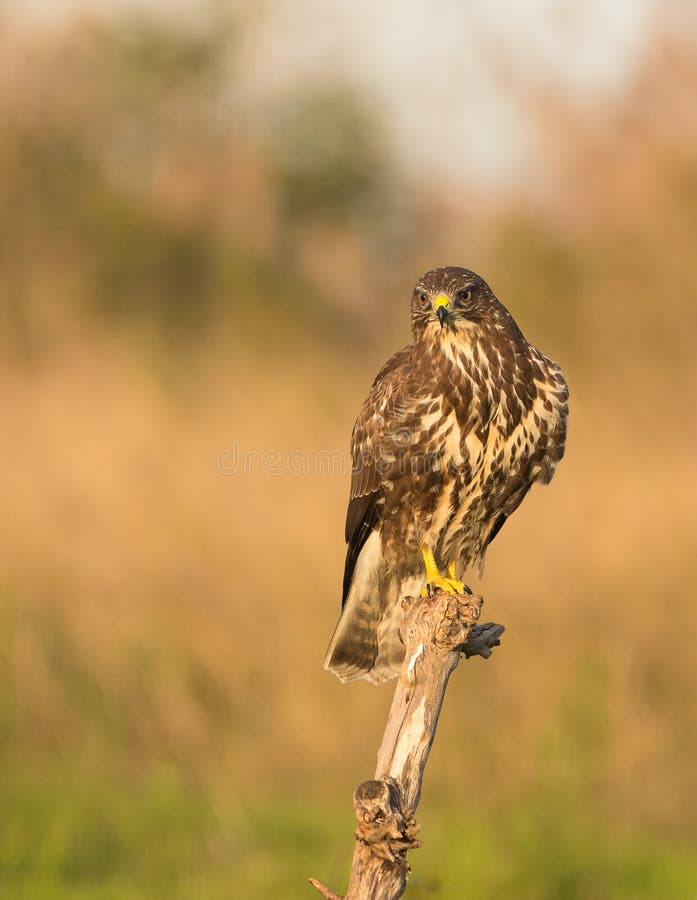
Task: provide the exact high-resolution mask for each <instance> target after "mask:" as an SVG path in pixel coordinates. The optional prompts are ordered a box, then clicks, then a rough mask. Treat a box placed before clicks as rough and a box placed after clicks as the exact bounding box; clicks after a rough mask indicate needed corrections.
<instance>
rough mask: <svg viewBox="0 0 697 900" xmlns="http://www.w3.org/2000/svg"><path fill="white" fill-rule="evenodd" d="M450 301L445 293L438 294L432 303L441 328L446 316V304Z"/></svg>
mask: <svg viewBox="0 0 697 900" xmlns="http://www.w3.org/2000/svg"><path fill="white" fill-rule="evenodd" d="M449 303H450V298H449V297H448V295H447V294H438V296H437V297H436V299H435V302H434V304H433V307H434V309H435V311H436V315H437V316H438V321H439V322H440V327H441V328H442V327H443V325H445V320H446V319H447V317H448V304H449Z"/></svg>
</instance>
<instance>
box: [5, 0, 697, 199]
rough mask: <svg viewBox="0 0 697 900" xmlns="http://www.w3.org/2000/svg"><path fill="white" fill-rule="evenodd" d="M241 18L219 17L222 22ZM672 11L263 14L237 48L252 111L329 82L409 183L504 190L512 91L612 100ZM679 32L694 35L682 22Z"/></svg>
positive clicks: (438, 6) (494, 6)
mask: <svg viewBox="0 0 697 900" xmlns="http://www.w3.org/2000/svg"><path fill="white" fill-rule="evenodd" d="M239 6H240V4H231V7H230V8H232V9H235V8H238V7H239ZM694 6H695V4H691V3H687V2H686V3H683V4H681V3H680V2H679V0H674V2H673V3H670V2H668V3H663V4H659V3H658V2H657V0H561V2H560V0H557V2H552V0H520V2H516V0H498V2H492V0H468V2H457V0H431V2H427V0H402V2H398V0H383V2H380V0H352V2H348V0H276V2H273V0H265V2H261V3H257V4H249V3H247V4H244V6H243V8H245V9H247V10H249V9H251V10H253V13H252V15H251V17H250V19H251V25H250V26H249V27H248V30H247V32H246V38H245V41H244V43H243V54H244V58H243V59H244V65H243V67H242V68H243V70H244V71H245V72H246V76H245V78H246V82H245V83H244V84H243V86H242V89H243V90H245V91H247V92H248V93H249V95H250V96H251V97H257V96H258V97H262V98H264V97H271V96H273V95H274V94H278V92H279V90H280V91H282V90H285V89H287V88H288V87H289V86H292V85H294V84H297V83H298V82H302V81H305V80H312V81H315V82H316V81H318V80H320V81H321V80H322V79H328V78H330V77H331V76H332V75H334V74H339V75H340V76H341V77H342V78H344V79H346V80H348V81H352V82H354V83H356V84H358V85H359V86H360V87H361V89H362V90H363V91H364V92H365V93H366V94H367V95H368V96H369V97H371V98H372V99H373V100H374V102H375V103H376V104H377V105H378V107H379V108H380V109H382V110H387V111H389V114H390V119H391V125H390V129H389V132H390V136H391V137H392V139H393V140H394V143H395V147H396V149H397V153H398V157H399V158H400V159H401V160H402V162H403V164H404V166H405V168H406V169H407V171H408V170H409V169H412V170H413V171H415V172H419V173H421V174H423V171H424V169H429V168H433V167H437V169H438V172H439V175H440V177H441V178H446V179H447V178H450V177H452V178H453V179H455V180H457V179H458V178H460V177H462V176H463V175H464V176H466V177H468V178H471V177H475V178H479V179H482V180H484V181H499V182H500V181H501V180H502V179H507V178H515V177H517V175H519V174H520V173H521V171H524V170H525V168H526V167H527V166H528V165H529V164H530V163H531V158H532V157H533V156H534V153H535V145H534V141H535V140H536V139H537V140H539V135H537V136H534V135H533V129H531V128H530V127H529V123H528V122H526V115H527V110H525V109H524V108H520V104H519V103H517V101H516V96H515V88H514V87H513V88H512V86H515V85H517V84H519V83H522V84H526V83H530V82H532V83H533V84H535V83H537V84H540V85H542V86H552V87H555V88H559V89H562V90H564V91H567V92H568V93H569V94H570V96H573V97H575V98H576V99H580V100H584V99H585V100H588V101H593V102H597V101H598V100H603V99H611V97H612V95H613V93H615V92H617V91H618V90H620V89H621V88H622V86H623V84H624V83H625V81H626V80H627V79H629V78H630V77H631V74H632V72H633V70H634V67H635V64H636V62H637V61H638V60H639V59H640V58H641V55H642V53H643V52H644V51H645V49H646V47H647V46H648V45H649V44H650V41H651V39H652V30H653V26H654V24H655V16H656V11H657V9H658V8H659V7H660V9H661V10H662V11H663V12H664V13H665V11H666V9H668V10H670V12H671V14H673V15H678V14H679V12H680V9H681V7H682V9H683V12H684V14H685V15H687V16H689V15H690V8H692V10H694ZM221 7H224V4H223V3H222V2H220V3H213V4H211V5H210V6H209V5H207V4H202V3H200V2H199V3H196V2H193V0H191V2H187V0H179V2H168V3H165V2H163V0H90V2H89V3H86V2H78V0H23V3H22V4H21V12H20V11H19V9H20V4H15V3H13V4H11V5H8V4H4V5H3V7H2V8H3V9H4V11H5V15H8V14H9V15H11V16H19V17H20V18H22V19H24V20H25V21H26V20H30V19H39V20H44V21H46V20H51V19H55V18H63V17H65V16H67V15H69V14H70V13H73V12H75V11H82V12H83V13H84V12H88V13H89V14H92V15H93V14H95V13H96V12H105V13H109V14H113V13H118V12H123V11H125V10H127V9H133V8H140V9H143V8H144V9H147V10H149V11H152V12H154V13H156V14H157V15H162V16H163V17H165V18H167V19H172V18H176V17H180V16H185V17H187V18H188V17H194V18H196V17H201V16H204V15H206V14H207V13H206V10H210V9H211V8H221ZM690 24H691V25H694V24H695V20H694V18H692V19H691V22H690Z"/></svg>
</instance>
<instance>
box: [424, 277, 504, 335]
mask: <svg viewBox="0 0 697 900" xmlns="http://www.w3.org/2000/svg"><path fill="white" fill-rule="evenodd" d="M497 323H501V324H505V325H510V324H511V323H512V324H513V326H514V327H515V323H513V320H512V319H511V317H510V315H509V313H508V312H507V310H506V309H505V307H504V306H503V305H502V304H501V303H499V301H498V300H497V299H496V297H495V295H494V293H493V291H492V290H491V288H490V287H489V285H488V284H487V283H486V281H484V279H483V278H481V277H480V276H479V275H477V274H476V273H475V272H471V271H470V270H469V269H461V268H458V267H457V266H446V267H445V268H443V269H432V270H431V271H430V272H426V274H425V275H422V276H421V278H419V280H418V281H417V283H416V287H415V288H414V293H413V295H412V298H411V327H412V332H413V334H414V337H415V338H417V339H419V338H425V339H426V340H429V341H441V340H443V339H447V338H458V337H460V338H465V337H467V335H468V333H470V332H473V331H474V332H482V331H488V330H489V329H490V328H491V327H492V326H495V325H496V324H497ZM516 330H517V329H516Z"/></svg>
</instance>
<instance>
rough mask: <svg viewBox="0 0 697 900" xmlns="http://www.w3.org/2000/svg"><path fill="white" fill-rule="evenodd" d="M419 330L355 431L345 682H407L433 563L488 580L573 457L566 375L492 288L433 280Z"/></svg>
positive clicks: (332, 652)
mask: <svg viewBox="0 0 697 900" xmlns="http://www.w3.org/2000/svg"><path fill="white" fill-rule="evenodd" d="M411 325H412V342H411V343H410V344H409V345H408V346H407V347H405V348H404V349H402V350H400V351H399V352H397V353H395V355H394V356H393V357H392V358H391V359H390V360H388V362H387V363H386V364H385V365H384V366H383V368H382V369H381V370H380V372H379V373H378V375H377V377H376V379H375V381H374V382H373V385H372V387H371V390H370V393H369V395H368V398H367V399H366V401H365V403H364V404H363V408H362V409H361V411H360V413H359V415H358V419H357V420H356V424H355V426H354V429H353V436H352V441H351V452H352V457H353V474H352V480H351V497H350V501H349V506H348V512H347V516H346V542H347V544H348V549H347V554H346V567H345V571H344V588H343V607H342V614H341V617H340V619H339V623H338V625H337V627H336V630H335V632H334V635H333V637H332V640H331V643H330V645H329V649H328V651H327V657H326V660H325V667H326V668H327V669H329V670H331V671H332V672H334V673H335V674H336V675H337V676H338V677H339V678H340V679H341V680H342V681H351V680H353V679H355V678H361V677H364V678H367V679H368V680H369V681H372V682H375V683H378V682H380V681H384V680H385V679H387V678H391V677H393V676H394V675H396V674H397V673H398V671H399V666H400V664H401V661H402V658H403V655H404V651H403V647H402V644H401V641H400V639H399V633H398V628H399V624H400V621H401V615H402V612H401V605H400V600H401V598H402V597H403V596H407V595H413V594H415V593H418V591H419V590H420V589H421V588H422V587H423V585H424V583H425V580H426V579H425V568H424V556H423V552H424V550H431V551H432V552H433V554H434V557H435V562H436V564H437V565H438V567H439V569H440V570H441V571H443V570H444V569H445V568H446V566H449V565H450V566H451V567H454V571H455V572H456V573H457V578H460V577H461V575H462V573H463V572H464V571H465V570H466V569H468V568H470V567H472V566H478V567H479V568H480V570H481V567H482V566H483V563H484V556H485V553H486V549H487V546H488V545H489V544H490V543H491V541H492V540H493V539H494V537H495V536H496V534H497V533H498V531H499V530H500V529H501V527H502V525H503V524H504V522H505V521H506V519H507V518H508V517H509V516H510V515H511V513H513V512H514V511H515V510H516V509H517V508H518V506H519V505H520V503H521V501H522V500H523V498H524V497H525V495H526V494H527V492H528V491H529V489H530V488H531V486H532V485H533V484H534V483H535V482H536V481H541V482H543V483H545V484H546V483H548V482H549V481H550V480H551V478H552V475H553V474H554V470H555V467H556V465H557V463H558V462H559V460H560V459H561V458H562V456H563V454H564V443H565V440H566V418H567V411H568V406H567V399H568V389H567V385H566V382H565V380H564V377H563V375H562V373H561V370H560V369H559V366H557V365H556V363H554V362H552V361H551V360H549V359H548V358H547V357H546V356H544V355H543V354H542V353H541V352H540V351H539V350H537V349H536V348H535V347H533V346H532V345H531V344H529V343H528V342H527V341H526V340H525V338H524V337H523V334H522V332H521V331H520V329H519V328H518V326H517V325H516V323H515V322H514V320H513V318H512V316H511V315H510V313H509V312H508V310H507V309H506V308H505V307H504V306H503V304H501V303H500V302H499V301H498V300H497V298H496V297H495V296H494V294H493V292H492V290H491V289H490V288H489V286H488V285H487V284H486V282H485V281H484V280H483V279H482V278H480V277H479V276H478V275H476V274H475V273H474V272H470V271H469V270H468V269H461V268H456V267H447V268H444V269H434V270H433V271H431V272H427V273H426V274H425V275H424V276H423V277H422V278H420V279H419V281H418V282H417V284H416V287H415V289H414V293H413V296H412V300H411ZM452 571H453V569H452V568H451V573H452ZM445 581H447V579H445ZM452 583H454V584H457V581H452ZM443 586H446V587H447V585H443Z"/></svg>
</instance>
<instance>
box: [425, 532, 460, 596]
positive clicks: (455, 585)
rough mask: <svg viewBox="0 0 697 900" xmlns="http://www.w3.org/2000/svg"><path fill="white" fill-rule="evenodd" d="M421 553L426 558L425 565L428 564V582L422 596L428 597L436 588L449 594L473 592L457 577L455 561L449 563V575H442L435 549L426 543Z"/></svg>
mask: <svg viewBox="0 0 697 900" xmlns="http://www.w3.org/2000/svg"><path fill="white" fill-rule="evenodd" d="M421 555H422V556H423V558H424V565H425V566H426V584H425V585H424V588H423V590H422V591H421V596H422V597H427V596H429V595H430V594H432V593H433V591H436V590H441V591H445V592H446V593H448V594H471V593H472V591H470V589H469V588H468V587H467V585H466V584H463V582H462V581H460V580H459V579H458V578H457V575H456V573H455V563H449V564H448V574H447V576H446V575H441V574H440V572H439V571H438V566H437V565H436V560H435V557H434V556H433V550H431V548H430V547H428V546H426V544H424V545H423V546H422V547H421Z"/></svg>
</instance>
